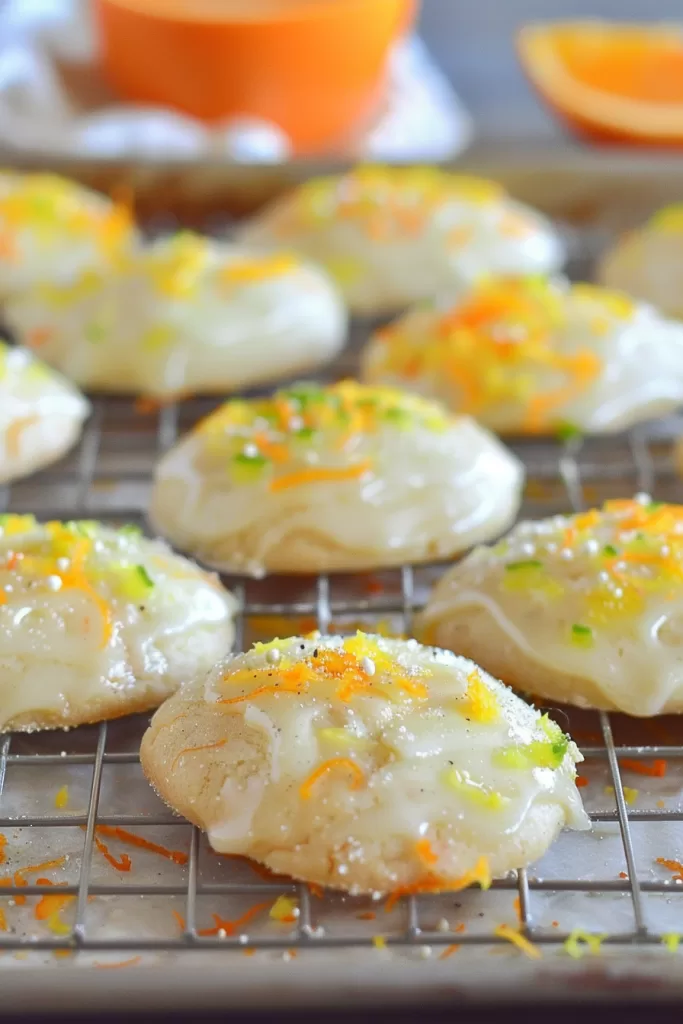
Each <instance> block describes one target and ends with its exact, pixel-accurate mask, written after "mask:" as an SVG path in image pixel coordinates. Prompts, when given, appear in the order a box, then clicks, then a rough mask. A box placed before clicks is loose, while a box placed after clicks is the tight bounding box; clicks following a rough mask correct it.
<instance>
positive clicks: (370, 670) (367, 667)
mask: <svg viewBox="0 0 683 1024" xmlns="http://www.w3.org/2000/svg"><path fill="white" fill-rule="evenodd" d="M360 667H361V668H362V670H363V672H365V674H366V676H374V674H375V671H376V668H375V663H374V661H373V660H372V658H368V657H365V658H361V659H360Z"/></svg>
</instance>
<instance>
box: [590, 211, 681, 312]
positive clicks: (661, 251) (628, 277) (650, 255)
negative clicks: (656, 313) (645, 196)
mask: <svg viewBox="0 0 683 1024" xmlns="http://www.w3.org/2000/svg"><path fill="white" fill-rule="evenodd" d="M598 277H599V280H600V281H601V282H602V283H603V284H605V285H607V286H608V287H610V288H623V290H624V291H625V292H629V294H630V295H635V296H636V297H637V298H639V299H644V300H645V301H646V302H651V303H652V304H653V305H655V306H657V307H658V308H659V309H661V310H663V311H664V312H665V313H666V314H667V315H668V316H672V317H678V318H679V319H680V318H683V203H678V204H676V205H673V206H667V207H665V208H664V209H663V210H660V211H659V212H658V213H656V214H655V215H654V217H652V218H651V219H650V220H649V221H648V222H647V224H644V225H643V227H641V228H639V229H637V230H635V231H629V232H628V233H627V234H625V235H623V236H622V237H621V238H619V239H618V241H617V242H616V243H615V245H614V246H612V248H611V249H609V250H608V251H607V252H606V253H605V255H604V256H603V257H602V260H601V261H600V264H599V268H598Z"/></svg>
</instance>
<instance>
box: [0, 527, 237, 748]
mask: <svg viewBox="0 0 683 1024" xmlns="http://www.w3.org/2000/svg"><path fill="white" fill-rule="evenodd" d="M234 608H235V602H234V599H233V598H232V596H231V595H230V594H228V593H227V592H226V591H224V590H223V589H222V588H221V587H220V585H219V583H218V582H217V580H216V579H215V578H214V577H213V576H212V575H211V574H209V573H205V572H202V571H201V570H200V569H199V568H197V566H196V565H194V564H193V563H192V562H189V561H187V560H186V559H184V558H181V557H179V556H178V555H174V554H173V553H172V552H171V551H170V550H169V549H168V548H167V547H166V545H165V544H162V543H161V542H159V541H150V540H146V539H144V538H143V537H142V535H141V533H140V531H139V530H138V529H137V528H135V527H132V526H129V527H122V528H121V529H119V530H115V529H111V528H108V527H105V526H101V525H100V524H99V523H95V522H87V521H83V522H69V523H60V522H50V523H38V522H37V521H36V520H35V518H34V517H33V516H30V515H26V516H19V515H4V516H0V732H3V731H7V730H25V731H32V730H35V729H54V728H69V727H70V726H73V725H81V724H83V723H85V722H98V721H100V720H102V719H106V718H117V717H119V716H120V715H127V714H130V713H132V712H136V711H146V710H147V709H148V708H154V707H156V706H157V705H158V704H160V703H161V701H162V700H164V698H165V697H168V696H169V694H171V693H173V692H174V691H175V690H176V689H177V688H178V686H179V685H180V684H181V682H183V681H184V680H185V679H187V678H188V676H191V675H192V674H193V673H194V672H206V671H208V669H209V668H210V667H211V666H212V665H213V664H215V662H216V661H217V660H218V659H219V658H223V657H225V655H226V654H227V652H228V651H229V650H230V647H231V644H232V640H233V627H232V616H233V611H234Z"/></svg>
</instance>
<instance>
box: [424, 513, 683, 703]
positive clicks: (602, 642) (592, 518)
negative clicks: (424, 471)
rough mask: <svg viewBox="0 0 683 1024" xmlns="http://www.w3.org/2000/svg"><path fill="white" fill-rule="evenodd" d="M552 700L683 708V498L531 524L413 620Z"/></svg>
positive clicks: (465, 571) (461, 574)
mask: <svg viewBox="0 0 683 1024" xmlns="http://www.w3.org/2000/svg"><path fill="white" fill-rule="evenodd" d="M416 632H417V635H418V636H420V637H421V638H422V639H423V640H428V641H429V642H430V643H437V644H440V645H441V646H443V647H448V648H450V649H451V650H455V651H457V652H458V653H459V654H464V655H465V656H466V657H469V658H473V659H475V660H476V661H478V662H479V663H480V664H482V665H483V666H484V667H485V668H486V669H487V670H488V671H489V672H493V673H495V675H497V676H499V677H500V678H501V679H504V680H505V682H506V683H509V684H510V685H512V686H515V687H517V688H518V689H521V690H524V691H526V692H530V693H533V694H535V695H538V696H541V697H543V698H546V699H547V700H552V701H562V702H566V703H568V704H578V705H579V706H581V707H594V708H604V709H606V710H616V711H624V712H626V713H627V714H629V715H636V716H643V717H645V716H650V715H660V714H664V713H668V712H681V711H683V662H682V660H681V651H682V650H683V506H681V505H662V504H660V503H658V502H651V501H650V500H649V498H647V496H645V495H643V496H639V498H638V499H637V500H624V501H608V502H607V503H606V504H605V505H604V506H603V508H602V509H591V510H590V511H589V512H582V513H580V514H579V515H573V516H555V517H554V518H552V519H546V520H542V521H540V522H525V523H520V524H519V525H518V526H516V527H515V528H514V529H513V530H512V532H511V533H510V534H509V535H508V536H507V537H506V538H505V539H504V540H502V541H501V542H500V543H499V544H496V546H495V547H492V548H487V547H481V548H478V549H477V550H475V551H473V552H472V553H471V554H470V555H469V556H468V557H467V558H465V559H464V560H463V561H462V562H460V563H459V564H458V565H456V566H454V567H453V568H452V569H451V570H450V571H449V572H448V573H447V574H446V575H445V576H444V577H443V579H442V580H441V581H440V583H438V584H437V586H436V588H435V590H434V592H433V594H432V596H431V598H430V600H429V602H428V604H427V608H426V609H425V611H424V613H423V614H422V616H421V617H420V618H419V619H418V622H417V625H416Z"/></svg>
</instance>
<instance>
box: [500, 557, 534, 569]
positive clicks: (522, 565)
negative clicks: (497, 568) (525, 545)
mask: <svg viewBox="0 0 683 1024" xmlns="http://www.w3.org/2000/svg"><path fill="white" fill-rule="evenodd" d="M542 568H543V562H539V560H538V559H537V558H525V559H523V560H522V561H521V562H508V564H507V565H506V566H505V571H506V572H519V571H520V570H522V569H542Z"/></svg>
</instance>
